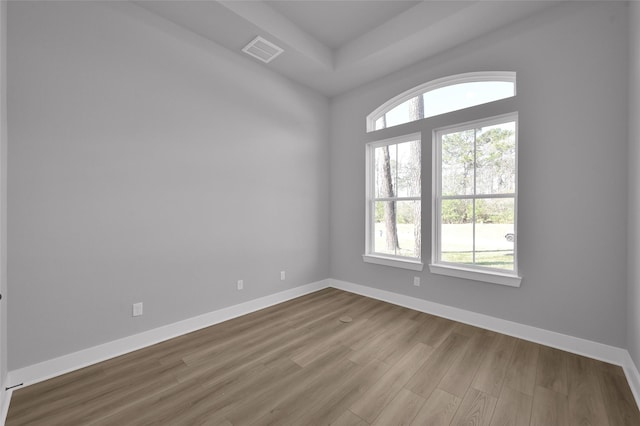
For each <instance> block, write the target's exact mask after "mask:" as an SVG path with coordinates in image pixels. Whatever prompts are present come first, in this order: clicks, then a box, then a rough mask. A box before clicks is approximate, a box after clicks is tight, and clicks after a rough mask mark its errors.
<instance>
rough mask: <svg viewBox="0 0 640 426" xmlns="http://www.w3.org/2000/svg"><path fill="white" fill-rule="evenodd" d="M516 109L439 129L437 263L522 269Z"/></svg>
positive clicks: (508, 270)
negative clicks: (518, 240) (518, 260)
mask: <svg viewBox="0 0 640 426" xmlns="http://www.w3.org/2000/svg"><path fill="white" fill-rule="evenodd" d="M517 125H518V117H517V114H509V115H506V116H501V117H496V118H491V119H486V120H481V121H478V122H474V123H470V124H465V125H460V126H455V127H450V128H445V129H440V130H438V131H436V132H435V141H434V142H435V143H434V150H435V152H434V159H435V161H434V229H433V231H434V237H435V238H434V241H433V251H432V258H433V259H432V262H433V265H436V266H437V265H441V266H455V267H463V268H468V269H472V270H479V271H493V272H500V273H504V274H506V275H514V276H515V275H516V274H517V270H516V268H517V263H516V238H517V233H516V229H517V228H516V206H517V160H516V152H517V136H518V134H517Z"/></svg>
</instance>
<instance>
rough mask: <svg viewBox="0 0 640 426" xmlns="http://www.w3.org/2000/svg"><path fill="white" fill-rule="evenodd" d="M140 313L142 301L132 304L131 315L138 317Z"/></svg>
mask: <svg viewBox="0 0 640 426" xmlns="http://www.w3.org/2000/svg"><path fill="white" fill-rule="evenodd" d="M140 315H142V302H139V303H134V304H133V316H134V317H139V316H140Z"/></svg>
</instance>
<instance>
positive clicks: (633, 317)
mask: <svg viewBox="0 0 640 426" xmlns="http://www.w3.org/2000/svg"><path fill="white" fill-rule="evenodd" d="M629 7H630V11H629V12H630V13H629V30H630V33H629V34H630V45H629V54H630V67H629V69H630V71H629V237H628V238H629V241H628V243H629V264H628V271H629V297H628V299H627V301H628V316H627V318H628V320H627V333H628V343H627V345H628V349H629V352H630V354H631V357H632V358H633V360H634V362H635V364H636V366H640V262H639V261H638V259H639V258H640V170H638V168H639V165H640V121H638V117H639V116H640V3H638V2H631V4H630V6H629Z"/></svg>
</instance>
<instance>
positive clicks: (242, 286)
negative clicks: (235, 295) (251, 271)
mask: <svg viewBox="0 0 640 426" xmlns="http://www.w3.org/2000/svg"><path fill="white" fill-rule="evenodd" d="M243 288H244V281H242V280H238V290H242V289H243Z"/></svg>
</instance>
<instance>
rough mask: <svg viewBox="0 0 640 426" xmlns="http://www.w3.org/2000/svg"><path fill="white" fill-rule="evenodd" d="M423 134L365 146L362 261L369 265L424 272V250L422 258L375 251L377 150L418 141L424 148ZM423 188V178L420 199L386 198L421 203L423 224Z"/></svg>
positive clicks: (413, 134) (397, 137) (404, 136)
mask: <svg viewBox="0 0 640 426" xmlns="http://www.w3.org/2000/svg"><path fill="white" fill-rule="evenodd" d="M422 139H423V138H422V132H414V133H408V134H403V135H400V136H395V137H392V138H387V139H381V140H376V141H372V142H368V143H367V144H366V146H365V151H366V152H365V161H366V166H365V170H366V175H365V185H366V192H365V194H366V209H365V211H366V213H365V254H363V255H362V259H363V260H364V261H365V262H367V263H374V264H378V265H385V266H394V267H397V268H403V269H410V270H414V271H422V269H423V267H424V262H423V257H424V256H423V254H422V250H421V253H420V257H419V258H416V257H409V256H399V255H392V254H387V253H378V252H376V251H374V249H375V247H374V243H375V236H374V235H373V234H374V232H375V202H376V201H378V200H379V199H378V198H376V196H375V150H376V148H379V147H382V146H390V145H398V144H401V143H405V142H412V141H416V140H417V141H418V142H419V143H420V145H421V147H422ZM423 170H424V169H423V167H422V158H421V159H420V176H422V173H423ZM422 194H423V188H422V178H421V182H420V196H419V197H415V196H412V197H398V196H396V197H391V198H384V200H387V201H394V202H397V201H419V202H420V212H421V213H420V221H421V222H422V216H423V213H422V212H423V205H422V200H423V195H422Z"/></svg>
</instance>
